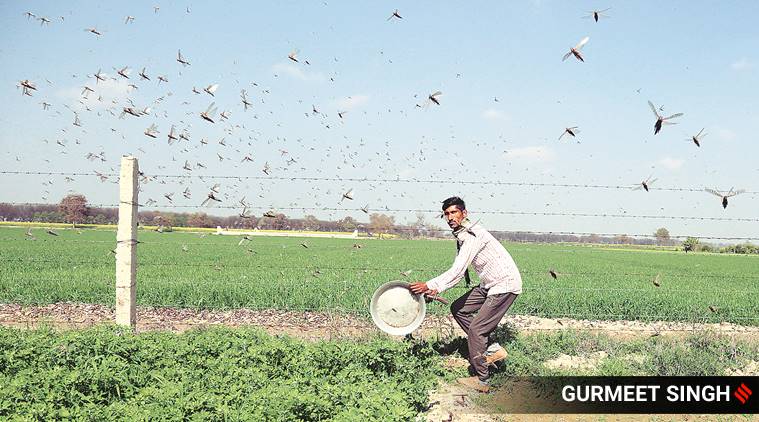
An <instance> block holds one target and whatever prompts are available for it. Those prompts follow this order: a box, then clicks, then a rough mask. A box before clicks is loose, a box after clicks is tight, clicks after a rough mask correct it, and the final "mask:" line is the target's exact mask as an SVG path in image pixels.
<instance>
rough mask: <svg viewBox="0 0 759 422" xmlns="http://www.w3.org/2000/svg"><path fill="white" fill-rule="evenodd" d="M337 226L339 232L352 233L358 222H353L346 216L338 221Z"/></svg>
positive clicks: (351, 218)
mask: <svg viewBox="0 0 759 422" xmlns="http://www.w3.org/2000/svg"><path fill="white" fill-rule="evenodd" d="M337 225H338V227H339V228H340V230H343V231H353V230H356V227H358V221H356V220H354V219H353V217H351V216H346V217H345V218H343V219H342V220H339V221H338V222H337Z"/></svg>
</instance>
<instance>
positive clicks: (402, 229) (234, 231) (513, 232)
mask: <svg viewBox="0 0 759 422" xmlns="http://www.w3.org/2000/svg"><path fill="white" fill-rule="evenodd" d="M31 224H34V225H35V227H37V228H43V227H44V226H46V225H49V224H51V223H44V222H19V226H18V227H21V226H23V227H24V228H26V227H30V225H31ZM178 227H180V226H178ZM55 229H56V230H59V231H66V230H68V231H82V232H87V231H90V230H93V231H94V230H100V229H93V228H88V227H85V228H71V227H55ZM193 229H198V228H192V227H188V228H185V227H182V230H176V231H175V232H176V233H187V234H205V235H216V234H217V233H216V232H213V231H201V230H199V229H198V231H193ZM114 230H115V227H113V228H112V229H108V230H106V231H114ZM140 230H147V229H144V228H141V229H140ZM257 230H258V231H260V232H261V233H264V234H265V233H266V232H267V230H268V229H255V228H250V229H244V228H233V229H231V231H229V230H228V229H227V231H225V232H224V235H225V236H232V235H235V236H245V235H246V234H247V233H251V232H252V233H255V232H256V231H257ZM355 230H358V231H359V233H360V234H366V232H367V231H368V230H367V227H365V226H364V227H356V229H355ZM150 231H158V230H156V229H151V230H150ZM278 231H279V232H282V231H284V232H287V233H288V234H290V233H292V234H293V235H292V236H291V237H308V236H297V235H298V234H308V233H310V232H313V231H312V230H278ZM391 231H392V232H398V231H400V232H414V233H418V235H419V236H424V235H425V234H427V233H446V234H450V233H451V230H450V229H438V228H427V227H424V228H416V227H394V228H393V229H391ZM488 231H489V232H490V233H491V234H511V235H532V236H598V237H607V238H608V237H621V236H627V237H629V238H641V237H642V238H652V239H653V238H658V236H657V235H656V234H655V233H646V234H641V233H638V234H632V233H599V232H574V231H531V230H498V229H494V230H493V229H488ZM164 233H165V232H164ZM344 233H346V234H347V233H350V232H349V231H348V232H344ZM264 234H262V235H260V236H261V237H267V236H265V235H264ZM378 234H380V235H382V234H384V233H378ZM668 236H669V238H670V239H687V238H691V237H693V238H696V239H712V240H759V236H755V237H749V236H732V237H722V236H711V235H698V234H692V235H682V234H681V235H675V234H669V235H668ZM0 240H9V241H13V240H29V239H26V238H13V237H6V238H0ZM36 240H38V241H44V242H47V241H49V242H53V241H57V242H93V243H101V242H102V243H109V242H111V241H109V240H86V239H49V240H47V239H39V238H38V239H36ZM344 240H353V241H359V240H373V238H372V237H368V236H364V237H356V238H345V239H344ZM140 243H141V244H176V243H177V242H156V241H140ZM531 243H541V242H531ZM547 243H548V244H556V243H557V242H547ZM183 244H185V245H208V244H209V243H204V242H194V243H193V242H190V243H187V242H184V243H183ZM213 245H214V246H234V245H227V244H223V243H218V244H217V243H214V244H213ZM602 245H615V244H613V243H603V244H602ZM660 246H666V245H660ZM672 246H674V245H672ZM388 247H393V248H397V247H398V245H392V244H388ZM319 248H338V249H339V248H342V246H332V245H325V246H319Z"/></svg>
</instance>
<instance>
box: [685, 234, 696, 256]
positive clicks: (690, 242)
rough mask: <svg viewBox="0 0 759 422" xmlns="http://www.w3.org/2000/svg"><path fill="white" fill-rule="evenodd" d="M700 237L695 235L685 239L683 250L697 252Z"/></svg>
mask: <svg viewBox="0 0 759 422" xmlns="http://www.w3.org/2000/svg"><path fill="white" fill-rule="evenodd" d="M698 243H699V241H698V238H695V237H689V238H687V239H685V240H684V241H683V250H684V251H685V253H688V252H695V251H696V250H698Z"/></svg>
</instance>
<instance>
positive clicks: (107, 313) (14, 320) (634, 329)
mask: <svg viewBox="0 0 759 422" xmlns="http://www.w3.org/2000/svg"><path fill="white" fill-rule="evenodd" d="M113 321H114V310H113V309H112V308H110V307H108V306H104V305H95V304H85V303H66V302H62V303H56V304H51V305H41V306H22V305H17V304H0V325H5V326H13V327H26V328H33V327H36V326H39V325H43V324H47V325H52V326H54V327H58V328H83V327H89V326H92V325H97V324H100V323H104V322H113ZM503 323H509V324H511V325H512V326H513V327H514V328H515V329H517V330H518V331H520V332H523V333H525V332H526V333H530V332H541V331H558V330H564V329H577V330H589V331H597V332H603V333H604V334H608V335H610V336H615V337H636V336H651V335H657V334H658V335H683V334H688V333H692V332H697V331H704V330H709V331H714V332H717V333H720V334H723V335H730V336H735V337H738V338H741V339H746V340H759V327H754V326H751V327H749V326H741V325H735V324H728V323H724V324H697V323H685V322H666V321H659V322H638V321H591V320H575V319H564V318H562V319H550V318H540V317H534V316H525V315H507V316H506V317H505V318H504V319H503ZM213 325H224V326H229V327H240V326H251V325H252V326H258V327H261V328H264V329H265V330H266V331H267V332H269V333H271V334H289V335H291V336H293V337H298V338H304V339H312V340H316V339H332V338H341V337H361V336H371V335H374V334H377V333H379V330H378V329H377V328H376V327H375V326H374V325H373V324H372V322H371V320H370V319H369V318H368V317H360V316H353V315H345V314H337V313H330V312H297V311H280V310H261V311H254V310H249V309H235V310H229V311H220V310H198V309H187V308H151V307H140V308H138V309H137V330H138V331H150V330H170V331H176V332H181V331H185V330H187V329H191V328H194V327H203V326H213ZM461 334H462V333H461V332H460V329H459V328H458V326H456V324H455V322H454V321H453V319H452V318H451V317H450V316H436V315H430V316H428V317H427V319H426V320H425V321H424V324H423V325H422V328H421V329H420V330H419V331H418V332H417V333H415V336H420V337H423V338H425V337H431V336H443V337H451V336H459V335H461Z"/></svg>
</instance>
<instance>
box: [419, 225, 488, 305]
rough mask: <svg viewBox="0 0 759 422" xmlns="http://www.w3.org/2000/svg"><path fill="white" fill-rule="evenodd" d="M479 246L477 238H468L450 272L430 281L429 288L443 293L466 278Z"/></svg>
mask: <svg viewBox="0 0 759 422" xmlns="http://www.w3.org/2000/svg"><path fill="white" fill-rule="evenodd" d="M479 246H480V242H479V239H478V238H477V237H475V236H471V235H470V236H467V237H466V239H465V240H464V242H463V244H462V245H461V250H459V253H458V255H456V260H455V261H453V266H451V268H450V269H449V270H448V271H446V272H444V273H443V274H440V275H439V276H437V277H435V278H433V279H432V280H430V281H428V282H427V283H426V284H427V288H428V289H432V290H436V291H438V292H439V293H442V292H444V291H445V290H448V289H450V288H451V287H453V286H455V285H456V283H458V282H459V280H461V278H462V277H464V272H466V268H467V267H468V266H469V264H471V263H472V260H473V259H474V256H475V255H477V251H478V250H479Z"/></svg>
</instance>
